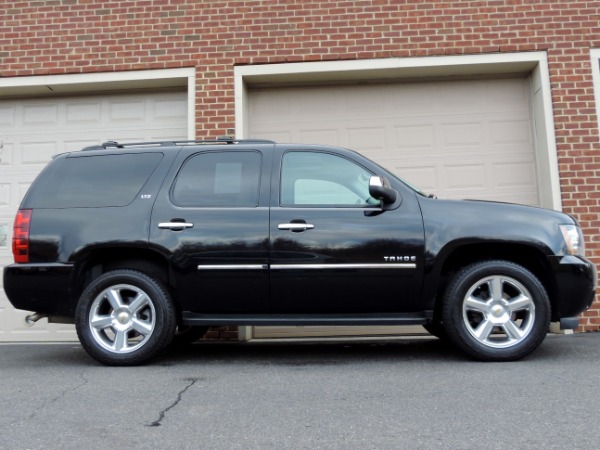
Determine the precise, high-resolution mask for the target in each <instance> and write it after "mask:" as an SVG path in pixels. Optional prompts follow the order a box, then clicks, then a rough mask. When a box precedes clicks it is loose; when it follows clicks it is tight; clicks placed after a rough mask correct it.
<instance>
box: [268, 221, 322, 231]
mask: <svg viewBox="0 0 600 450" xmlns="http://www.w3.org/2000/svg"><path fill="white" fill-rule="evenodd" d="M314 227H315V226H314V225H313V224H312V223H280V224H279V225H277V228H278V229H280V230H291V231H305V230H312V229H313V228H314Z"/></svg>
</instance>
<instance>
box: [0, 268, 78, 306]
mask: <svg viewBox="0 0 600 450" xmlns="http://www.w3.org/2000/svg"><path fill="white" fill-rule="evenodd" d="M72 274H73V265H72V264H60V263H52V264H46V263H44V264H11V265H9V266H6V267H5V268H4V291H5V292H6V295H7V297H8V300H9V301H10V303H11V304H12V305H13V306H14V307H15V308H17V309H23V310H26V311H35V312H39V313H44V314H53V315H63V316H69V317H72V316H74V314H75V302H74V301H73V300H72V298H71V295H70V289H69V287H70V286H71V277H72Z"/></svg>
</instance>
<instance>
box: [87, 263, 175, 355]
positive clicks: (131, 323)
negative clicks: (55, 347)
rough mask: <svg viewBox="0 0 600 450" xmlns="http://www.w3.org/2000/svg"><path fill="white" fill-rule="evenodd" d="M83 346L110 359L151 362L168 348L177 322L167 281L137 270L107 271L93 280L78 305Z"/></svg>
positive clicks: (90, 351)
mask: <svg viewBox="0 0 600 450" xmlns="http://www.w3.org/2000/svg"><path fill="white" fill-rule="evenodd" d="M75 324H76V328H77V335H78V336H79V340H80V341H81V344H82V345H83V348H84V349H85V350H86V351H87V352H88V353H89V354H90V355H91V356H92V357H93V358H95V359H96V360H98V361H100V362H102V363H104V364H108V365H121V366H126V365H135V364H141V363H143V362H146V361H147V360H149V359H150V358H152V357H153V356H155V355H156V354H157V353H158V352H160V351H161V350H162V349H164V348H165V347H166V346H167V345H168V344H169V342H170V341H171V339H172V338H173V335H174V334H175V328H176V325H177V322H176V315H175V308H174V306H173V302H172V300H171V298H170V295H169V294H168V291H167V290H166V289H165V288H164V286H163V285H162V283H160V282H159V281H157V280H155V279H153V278H151V277H149V276H148V275H146V274H144V273H141V272H138V271H134V270H115V271H111V272H107V273H105V274H103V275H101V276H100V277H98V278H97V279H95V280H94V281H92V283H90V284H89V286H88V287H87V288H86V289H85V290H84V292H83V294H82V295H81V298H80V300H79V303H78V305H77V311H76V320H75Z"/></svg>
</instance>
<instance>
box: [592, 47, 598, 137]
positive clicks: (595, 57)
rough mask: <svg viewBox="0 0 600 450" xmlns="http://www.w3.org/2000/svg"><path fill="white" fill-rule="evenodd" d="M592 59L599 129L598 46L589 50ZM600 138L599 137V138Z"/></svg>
mask: <svg viewBox="0 0 600 450" xmlns="http://www.w3.org/2000/svg"><path fill="white" fill-rule="evenodd" d="M590 58H591V60H592V80H593V81H592V82H593V84H594V97H595V100H596V119H597V120H598V128H599V129H600V48H593V49H591V50H590ZM599 140H600V139H599Z"/></svg>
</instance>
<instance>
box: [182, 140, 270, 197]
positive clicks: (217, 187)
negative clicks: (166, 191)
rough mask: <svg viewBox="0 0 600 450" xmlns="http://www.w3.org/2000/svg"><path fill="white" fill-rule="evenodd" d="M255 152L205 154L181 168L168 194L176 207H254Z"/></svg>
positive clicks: (257, 163)
mask: <svg viewBox="0 0 600 450" xmlns="http://www.w3.org/2000/svg"><path fill="white" fill-rule="evenodd" d="M260 166H261V156H260V153H258V152H235V151H227V152H206V153H199V154H197V155H194V156H192V157H191V158H189V159H188V160H187V161H186V162H185V163H184V165H183V167H182V169H181V171H180V172H179V175H178V176H177V180H176V181H175V185H174V186H173V190H172V193H171V196H172V200H173V203H174V204H176V205H178V206H189V207H202V206H257V205H258V190H259V180H260Z"/></svg>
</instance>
